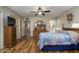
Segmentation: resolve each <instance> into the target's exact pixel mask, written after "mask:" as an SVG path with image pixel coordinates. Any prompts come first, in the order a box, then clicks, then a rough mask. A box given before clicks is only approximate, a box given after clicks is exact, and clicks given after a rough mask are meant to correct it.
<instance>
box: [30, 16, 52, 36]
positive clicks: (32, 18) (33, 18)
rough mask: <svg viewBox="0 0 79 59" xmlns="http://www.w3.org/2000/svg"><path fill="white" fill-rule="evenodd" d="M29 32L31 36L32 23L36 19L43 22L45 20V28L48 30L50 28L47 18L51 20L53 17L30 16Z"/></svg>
mask: <svg viewBox="0 0 79 59" xmlns="http://www.w3.org/2000/svg"><path fill="white" fill-rule="evenodd" d="M29 20H30V34H31V36H33V29H34V23H35V22H36V21H38V20H42V21H44V22H46V29H47V30H48V31H49V29H50V24H49V20H53V18H51V17H44V16H43V17H30V18H29Z"/></svg>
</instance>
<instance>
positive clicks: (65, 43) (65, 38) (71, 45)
mask: <svg viewBox="0 0 79 59" xmlns="http://www.w3.org/2000/svg"><path fill="white" fill-rule="evenodd" d="M38 46H39V48H40V50H42V51H52V50H54V51H56V50H58V51H59V50H78V49H79V34H78V33H76V32H74V31H58V32H44V33H43V32H42V33H40V35H39V41H38Z"/></svg>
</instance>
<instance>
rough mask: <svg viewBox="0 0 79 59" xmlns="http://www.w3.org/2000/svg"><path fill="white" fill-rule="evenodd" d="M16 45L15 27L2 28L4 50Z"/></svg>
mask: <svg viewBox="0 0 79 59" xmlns="http://www.w3.org/2000/svg"><path fill="white" fill-rule="evenodd" d="M14 45H16V27H13V26H5V27H4V46H5V48H11V47H13V46H14Z"/></svg>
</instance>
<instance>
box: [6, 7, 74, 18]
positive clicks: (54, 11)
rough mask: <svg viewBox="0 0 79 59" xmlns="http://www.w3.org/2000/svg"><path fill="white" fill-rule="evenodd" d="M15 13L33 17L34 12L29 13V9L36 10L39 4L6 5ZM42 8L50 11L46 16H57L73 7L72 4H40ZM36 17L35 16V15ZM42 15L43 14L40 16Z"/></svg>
mask: <svg viewBox="0 0 79 59" xmlns="http://www.w3.org/2000/svg"><path fill="white" fill-rule="evenodd" d="M7 7H8V8H10V9H11V10H13V11H14V12H16V13H17V14H19V15H21V16H24V17H34V16H35V14H36V13H31V12H30V11H37V9H38V7H39V6H7ZM41 8H42V10H50V11H51V12H49V13H45V14H46V15H45V16H46V17H47V16H51V17H52V16H54V17H56V16H59V15H61V14H62V13H64V12H65V11H67V10H69V9H71V8H73V6H41ZM35 17H36V16H35ZM42 17H43V16H42Z"/></svg>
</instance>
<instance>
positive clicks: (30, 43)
mask: <svg viewBox="0 0 79 59" xmlns="http://www.w3.org/2000/svg"><path fill="white" fill-rule="evenodd" d="M22 40H23V41H21V42H18V43H17V45H16V46H14V47H13V48H6V49H1V50H0V52H1V53H43V52H42V51H40V50H39V48H38V46H37V40H36V39H34V38H32V37H30V38H22ZM48 53H79V50H67V51H49V52H48Z"/></svg>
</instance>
